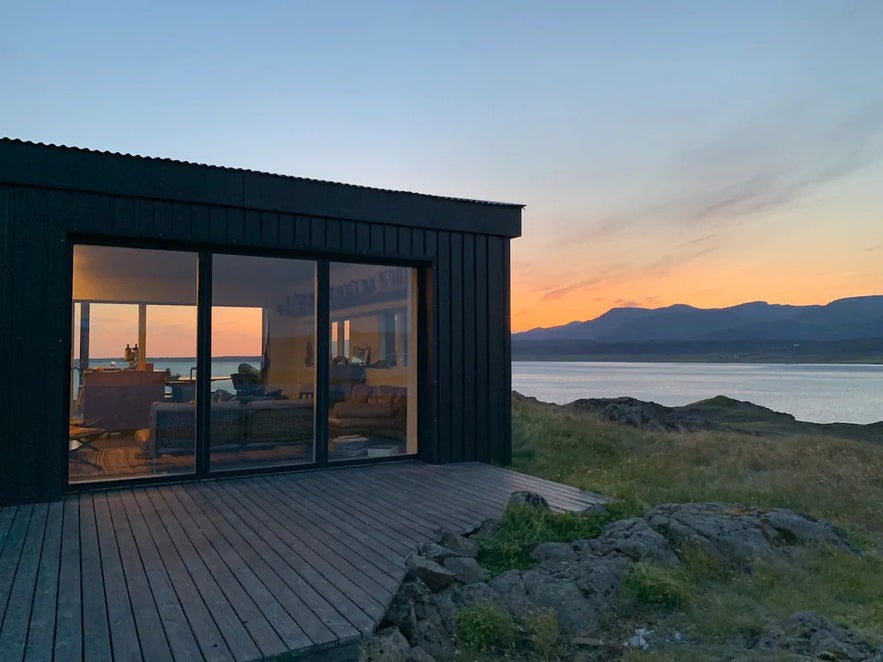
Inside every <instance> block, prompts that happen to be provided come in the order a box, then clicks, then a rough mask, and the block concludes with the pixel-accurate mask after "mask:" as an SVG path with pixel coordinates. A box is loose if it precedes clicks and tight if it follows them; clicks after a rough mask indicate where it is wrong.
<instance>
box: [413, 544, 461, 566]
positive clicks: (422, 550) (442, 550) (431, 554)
mask: <svg viewBox="0 0 883 662" xmlns="http://www.w3.org/2000/svg"><path fill="white" fill-rule="evenodd" d="M417 553H418V554H420V556H425V557H426V558H428V559H429V560H430V561H434V562H435V563H444V560H445V559H447V558H450V557H452V556H457V555H456V554H454V552H452V551H451V550H450V549H448V548H447V547H443V546H442V545H439V544H438V543H435V542H424V543H421V544H420V546H419V547H418V548H417Z"/></svg>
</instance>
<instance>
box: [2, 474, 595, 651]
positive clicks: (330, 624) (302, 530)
mask: <svg viewBox="0 0 883 662" xmlns="http://www.w3.org/2000/svg"><path fill="white" fill-rule="evenodd" d="M514 490H530V491H533V492H537V493H539V494H542V495H543V496H544V497H545V498H546V499H547V500H548V501H549V503H550V505H551V506H552V507H553V508H554V509H556V510H582V509H585V508H586V507H588V506H590V505H592V504H594V503H598V502H601V501H603V499H602V498H601V497H600V496H599V495H595V494H591V493H588V492H583V491H581V490H578V489H576V488H573V487H569V486H566V485H559V484H557V483H554V482H552V481H548V480H545V479H541V478H535V477H533V476H527V475H525V474H520V473H517V472H513V471H510V470H508V469H505V468H501V467H492V466H489V465H483V464H480V463H476V462H470V463H460V464H449V465H428V464H423V463H420V462H416V461H407V462H395V463H384V464H379V465H362V466H352V467H341V468H335V469H333V470H328V471H300V472H292V473H288V474H274V475H267V476H253V477H248V478H233V479H223V480H222V479H219V480H209V481H202V482H193V483H184V484H180V485H173V486H164V487H156V486H153V487H149V486H145V487H140V488H128V489H123V490H121V491H108V490H99V491H95V492H92V493H81V494H79V495H70V496H68V497H66V498H65V499H64V500H63V501H59V502H56V503H52V504H37V505H25V506H13V507H6V508H2V509H0V607H2V615H0V619H2V620H0V659H3V660H6V659H22V658H24V659H27V660H41V661H43V660H45V661H47V662H48V661H50V660H53V659H54V660H59V661H61V660H79V659H88V660H90V661H91V660H111V659H114V660H130V659H131V660H153V659H170V660H171V659H173V660H187V661H189V660H208V661H210V662H230V661H232V660H237V661H238V660H242V661H245V660H254V659H258V658H261V657H265V656H272V655H276V654H280V653H285V652H287V651H298V652H300V653H306V652H310V651H314V650H318V649H323V648H325V647H328V646H333V645H336V644H338V643H346V644H348V645H353V642H354V641H355V640H357V639H358V638H359V637H360V636H363V635H366V634H369V633H370V632H372V631H373V630H374V628H375V627H376V626H377V625H378V623H379V621H380V619H381V618H382V616H383V614H384V612H385V610H386V608H387V606H388V604H389V602H390V601H391V599H392V596H393V595H394V593H395V591H396V590H397V588H398V585H399V582H400V581H401V578H402V577H403V576H404V574H405V568H404V562H405V559H406V558H407V556H408V555H410V554H411V553H412V552H413V551H415V550H416V549H417V546H418V545H419V544H420V543H421V542H423V541H425V540H428V539H430V538H431V537H432V536H433V533H434V531H436V530H437V529H439V528H448V529H452V530H455V531H460V532H465V531H467V530H471V529H472V528H474V527H475V526H477V525H478V524H480V523H481V521H482V520H483V519H486V518H487V517H499V516H500V515H501V514H502V513H503V510H504V509H505V507H506V504H507V503H508V501H509V495H510V494H511V492H512V491H514Z"/></svg>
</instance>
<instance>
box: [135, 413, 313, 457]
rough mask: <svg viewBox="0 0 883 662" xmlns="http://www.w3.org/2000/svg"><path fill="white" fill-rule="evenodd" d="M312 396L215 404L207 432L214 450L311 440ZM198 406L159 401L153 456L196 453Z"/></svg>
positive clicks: (150, 447) (149, 446)
mask: <svg viewBox="0 0 883 662" xmlns="http://www.w3.org/2000/svg"><path fill="white" fill-rule="evenodd" d="M313 420H314V416H313V402H312V401H311V400H252V401H250V402H244V401H239V400H231V401H229V402H212V403H211V416H210V425H209V428H210V429H209V435H210V442H211V450H212V451H225V450H244V449H249V448H269V447H272V446H277V445H279V444H303V443H312V441H313V439H314V434H313ZM195 437H196V407H195V405H194V403H192V402H155V403H153V405H151V407H150V436H149V438H148V439H147V440H146V441H145V442H144V444H143V449H144V451H145V453H146V454H147V455H148V456H149V457H156V456H157V455H160V454H162V453H192V452H193V449H194V447H195V445H196V439H195Z"/></svg>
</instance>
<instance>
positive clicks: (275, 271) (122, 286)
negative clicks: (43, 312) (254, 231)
mask: <svg viewBox="0 0 883 662" xmlns="http://www.w3.org/2000/svg"><path fill="white" fill-rule="evenodd" d="M314 272H315V263H314V262H312V261H309V260H294V259H286V258H268V257H255V256H242V255H223V254H215V255H213V257H212V303H213V304H214V305H216V306H270V305H275V304H276V303H278V302H279V301H281V300H282V299H284V298H285V297H286V296H289V295H292V294H306V293H310V292H312V291H313V287H314V285H313V283H314V280H315V277H314ZM73 280H74V292H73V296H74V299H75V300H77V301H92V302H118V303H119V302H128V303H152V304H177V305H189V306H195V305H196V283H197V254H196V253H194V252H186V251H167V250H153V249H143V248H120V247H114V246H91V245H83V244H79V245H77V246H74V278H73Z"/></svg>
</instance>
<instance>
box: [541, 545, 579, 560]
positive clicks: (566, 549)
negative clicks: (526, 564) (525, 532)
mask: <svg viewBox="0 0 883 662" xmlns="http://www.w3.org/2000/svg"><path fill="white" fill-rule="evenodd" d="M530 555H531V556H532V557H533V559H534V561H536V562H537V563H546V562H551V563H552V564H561V563H572V562H574V561H576V557H577V550H576V548H575V547H574V545H573V544H571V543H569V542H544V543H540V544H539V545H537V546H536V547H534V548H533V551H532V552H531V554H530Z"/></svg>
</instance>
